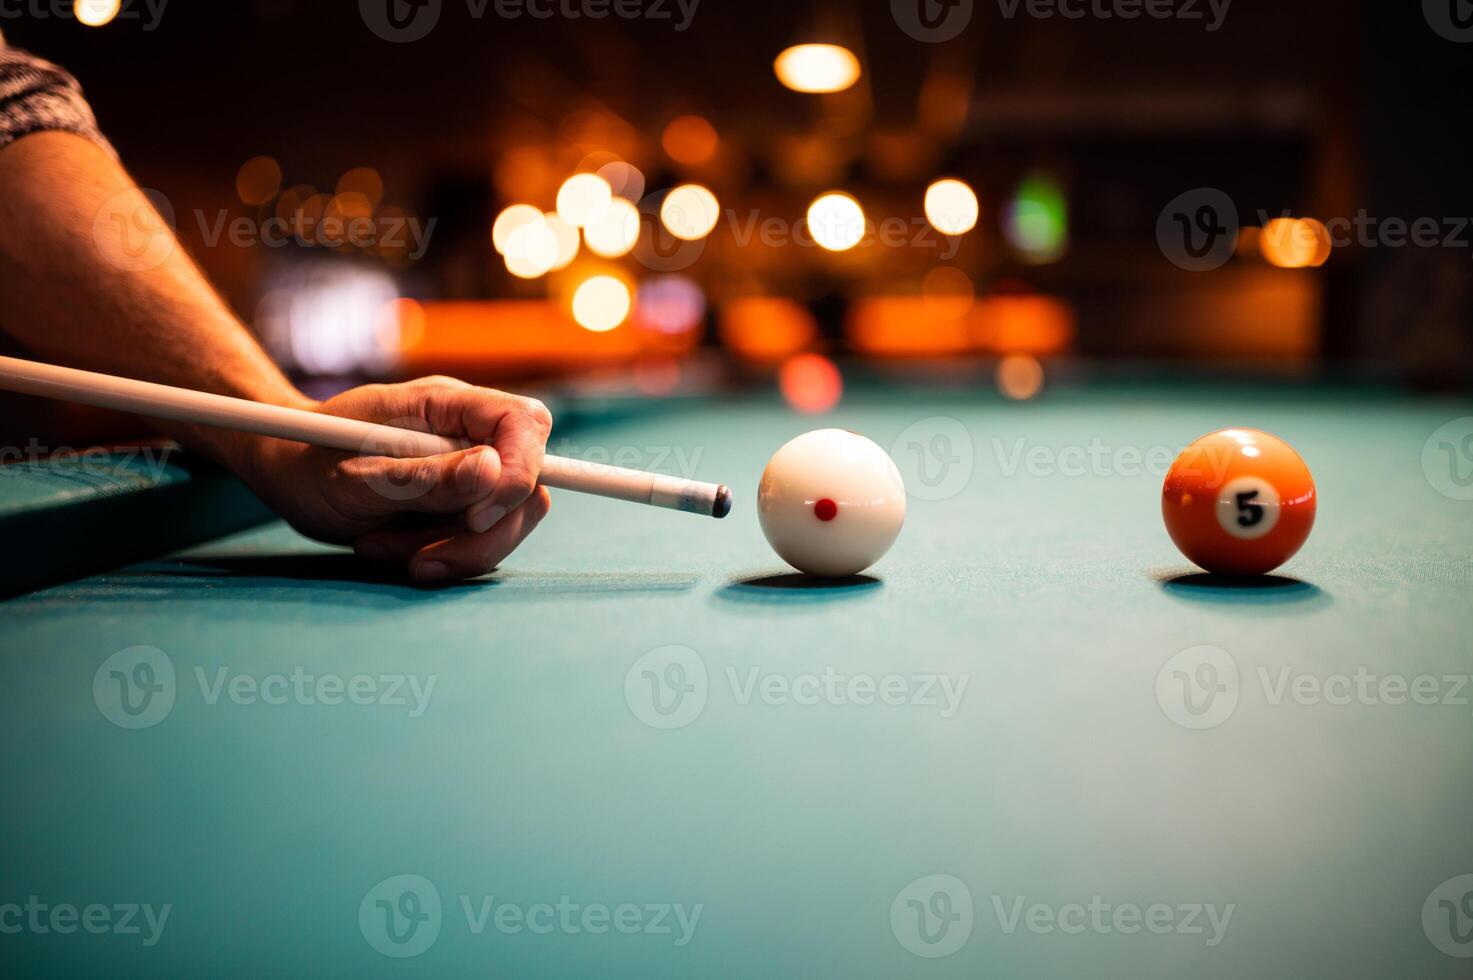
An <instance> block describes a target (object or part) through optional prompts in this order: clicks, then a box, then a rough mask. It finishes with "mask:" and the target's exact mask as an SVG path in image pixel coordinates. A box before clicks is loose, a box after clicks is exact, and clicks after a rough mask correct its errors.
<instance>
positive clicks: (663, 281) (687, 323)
mask: <svg viewBox="0 0 1473 980" xmlns="http://www.w3.org/2000/svg"><path fill="white" fill-rule="evenodd" d="M637 296H638V301H637V302H636V303H635V317H634V318H635V321H636V322H637V323H638V324H639V325H640V326H643V327H647V328H648V329H650V330H653V331H655V332H656V333H664V334H679V333H685V332H686V331H688V330H690V329H692V328H694V327H695V326H696V325H697V324H699V323H700V322H701V318H702V317H704V316H705V315H706V295H705V294H704V293H703V292H701V287H700V286H698V285H696V282H695V280H693V279H691V278H689V277H688V276H681V275H666V276H654V277H652V278H650V279H646V280H645V281H644V282H642V283H640V284H639V289H638V290H637Z"/></svg>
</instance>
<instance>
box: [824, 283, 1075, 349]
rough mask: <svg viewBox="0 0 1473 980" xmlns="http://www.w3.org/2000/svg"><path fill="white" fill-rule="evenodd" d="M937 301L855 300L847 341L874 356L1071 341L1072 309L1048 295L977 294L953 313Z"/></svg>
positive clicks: (1050, 345) (1055, 346) (1055, 345)
mask: <svg viewBox="0 0 1473 980" xmlns="http://www.w3.org/2000/svg"><path fill="white" fill-rule="evenodd" d="M937 305H938V304H937V303H936V302H935V301H934V300H932V301H928V300H927V299H926V298H925V297H922V296H870V297H866V298H864V299H860V300H858V301H856V302H855V304H854V306H853V308H852V309H851V310H850V314H849V320H848V323H847V324H846V330H847V332H848V337H849V342H850V343H851V344H852V345H853V346H854V348H855V349H856V350H858V351H860V352H861V353H864V354H869V355H873V356H876V357H946V356H954V355H957V354H967V353H1001V354H1015V353H1025V354H1060V353H1064V352H1066V351H1068V350H1069V349H1070V348H1071V347H1072V346H1073V343H1074V332H1075V318H1074V310H1073V308H1072V307H1071V306H1070V305H1069V304H1068V303H1066V302H1064V301H1063V300H1061V299H1058V298H1056V297H1053V296H1039V295H1031V294H1023V295H1001V296H986V297H981V298H979V299H978V300H977V301H976V303H975V304H973V306H972V308H971V309H970V310H969V311H968V312H967V313H966V314H965V315H963V316H959V317H948V316H945V315H942V314H941V313H938V309H937Z"/></svg>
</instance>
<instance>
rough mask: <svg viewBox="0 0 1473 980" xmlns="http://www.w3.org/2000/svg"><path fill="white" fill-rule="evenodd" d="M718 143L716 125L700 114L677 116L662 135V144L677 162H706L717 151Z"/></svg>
mask: <svg viewBox="0 0 1473 980" xmlns="http://www.w3.org/2000/svg"><path fill="white" fill-rule="evenodd" d="M716 144H717V137H716V127H714V126H712V125H711V124H710V123H709V122H707V121H706V120H704V119H702V118H701V117H700V116H677V117H676V118H674V119H672V120H670V122H669V124H667V125H666V126H665V132H664V134H663V135H662V136H661V137H660V145H661V146H663V147H664V148H665V153H666V154H667V155H668V156H669V157H670V159H672V160H674V161H675V162H676V163H685V164H698V163H705V162H706V161H707V160H709V159H711V157H712V156H713V155H714V154H715V153H716Z"/></svg>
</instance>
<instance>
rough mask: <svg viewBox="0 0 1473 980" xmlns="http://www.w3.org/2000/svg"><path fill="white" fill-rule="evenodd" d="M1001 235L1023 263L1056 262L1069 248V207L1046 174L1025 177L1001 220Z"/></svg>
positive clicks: (1055, 183)
mask: <svg viewBox="0 0 1473 980" xmlns="http://www.w3.org/2000/svg"><path fill="white" fill-rule="evenodd" d="M1003 234H1004V235H1005V236H1006V237H1007V240H1008V244H1010V245H1012V246H1013V248H1014V249H1015V250H1016V251H1017V252H1018V254H1019V257H1020V258H1022V259H1023V261H1025V262H1028V263H1030V264H1033V265H1042V264H1044V263H1047V262H1056V261H1058V260H1059V258H1061V257H1062V256H1063V254H1064V252H1065V251H1066V250H1067V249H1068V247H1069V203H1068V201H1067V200H1065V198H1064V189H1063V188H1062V187H1061V186H1059V182H1058V181H1056V180H1055V179H1054V178H1053V177H1051V176H1050V175H1048V174H1043V173H1038V174H1029V175H1028V176H1027V177H1025V178H1024V179H1023V182H1022V183H1020V184H1019V185H1018V190H1017V192H1016V193H1015V194H1014V195H1013V200H1012V202H1011V203H1010V204H1009V205H1008V206H1007V208H1006V211H1005V215H1004V219H1003Z"/></svg>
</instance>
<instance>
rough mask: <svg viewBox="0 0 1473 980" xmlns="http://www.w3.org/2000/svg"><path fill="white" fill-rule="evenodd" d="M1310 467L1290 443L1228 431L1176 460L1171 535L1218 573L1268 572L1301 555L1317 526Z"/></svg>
mask: <svg viewBox="0 0 1473 980" xmlns="http://www.w3.org/2000/svg"><path fill="white" fill-rule="evenodd" d="M1314 513H1315V489H1314V478H1313V477H1311V476H1310V474H1309V467H1308V466H1306V465H1305V464H1304V460H1302V459H1300V458H1299V454H1298V453H1296V452H1295V451H1294V450H1293V448H1292V447H1290V445H1289V444H1288V443H1287V442H1285V441H1284V440H1282V439H1280V438H1278V437H1277V436H1272V435H1269V434H1268V433H1267V432H1259V431H1258V430H1257V429H1223V430H1222V431H1220V432H1213V433H1211V434H1210V435H1205V436H1203V437H1202V438H1200V439H1198V440H1197V441H1196V442H1194V443H1192V444H1191V445H1190V446H1188V447H1187V448H1186V449H1185V450H1183V451H1182V454H1181V455H1180V456H1178V457H1177V458H1176V462H1175V463H1172V464H1171V469H1170V470H1169V471H1168V472H1167V474H1166V483H1165V485H1164V486H1163V487H1162V488H1161V516H1162V518H1163V519H1164V520H1165V521H1166V532H1167V533H1168V534H1170V535H1171V540H1172V541H1174V542H1175V543H1176V546H1177V547H1178V548H1180V549H1181V553H1182V554H1184V555H1186V556H1187V558H1189V559H1191V560H1192V561H1193V562H1195V563H1196V564H1198V565H1200V566H1202V567H1203V568H1205V569H1206V570H1207V571H1209V572H1214V573H1216V574H1218V575H1262V574H1263V573H1265V572H1271V571H1273V570H1274V569H1275V568H1278V567H1279V566H1280V565H1282V564H1283V563H1284V562H1286V561H1288V560H1289V559H1290V558H1292V557H1293V556H1294V553H1295V552H1297V551H1298V550H1299V548H1300V546H1301V545H1303V544H1304V542H1305V539H1306V538H1308V537H1309V532H1310V529H1311V528H1313V527H1314Z"/></svg>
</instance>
